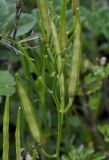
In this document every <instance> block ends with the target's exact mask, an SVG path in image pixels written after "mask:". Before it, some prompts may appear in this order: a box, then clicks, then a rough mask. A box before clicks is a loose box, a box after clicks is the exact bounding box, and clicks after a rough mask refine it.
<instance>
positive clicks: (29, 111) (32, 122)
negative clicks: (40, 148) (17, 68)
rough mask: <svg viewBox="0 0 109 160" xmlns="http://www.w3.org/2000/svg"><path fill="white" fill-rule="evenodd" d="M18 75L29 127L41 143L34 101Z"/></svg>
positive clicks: (20, 93)
mask: <svg viewBox="0 0 109 160" xmlns="http://www.w3.org/2000/svg"><path fill="white" fill-rule="evenodd" d="M16 77H17V78H16V79H17V88H18V93H19V97H20V101H21V107H22V110H23V113H24V115H25V118H26V121H27V124H28V126H29V129H30V132H31V134H32V136H33V138H34V139H35V141H36V142H37V143H38V144H40V143H41V133H40V129H39V125H38V122H37V120H36V117H35V114H34V110H33V106H32V103H31V101H30V98H29V95H28V93H27V91H26V89H25V88H24V86H23V84H22V83H21V82H20V79H19V77H18V75H17V76H16Z"/></svg>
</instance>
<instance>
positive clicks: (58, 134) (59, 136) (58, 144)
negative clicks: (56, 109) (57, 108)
mask: <svg viewBox="0 0 109 160" xmlns="http://www.w3.org/2000/svg"><path fill="white" fill-rule="evenodd" d="M62 124H63V113H58V133H57V145H56V157H57V158H56V159H57V160H60V156H59V152H60V144H61V134H62Z"/></svg>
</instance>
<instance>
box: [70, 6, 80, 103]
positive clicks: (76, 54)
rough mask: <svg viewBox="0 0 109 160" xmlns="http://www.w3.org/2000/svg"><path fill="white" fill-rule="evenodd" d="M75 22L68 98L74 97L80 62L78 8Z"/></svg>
mask: <svg viewBox="0 0 109 160" xmlns="http://www.w3.org/2000/svg"><path fill="white" fill-rule="evenodd" d="M76 12H77V13H76V22H75V31H74V42H73V57H72V66H71V74H70V83H69V99H72V100H73V98H74V95H75V91H76V88H77V83H78V78H79V71H80V63H81V26H80V16H79V8H77V11H76Z"/></svg>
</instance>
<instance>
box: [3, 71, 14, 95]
mask: <svg viewBox="0 0 109 160" xmlns="http://www.w3.org/2000/svg"><path fill="white" fill-rule="evenodd" d="M14 92H15V80H14V78H13V76H12V75H11V74H10V73H9V72H8V71H0V96H6V95H12V94H13V93H14Z"/></svg>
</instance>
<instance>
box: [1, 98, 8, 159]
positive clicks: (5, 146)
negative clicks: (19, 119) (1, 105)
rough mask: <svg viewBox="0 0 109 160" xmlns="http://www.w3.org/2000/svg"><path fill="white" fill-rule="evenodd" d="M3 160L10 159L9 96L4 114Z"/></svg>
mask: <svg viewBox="0 0 109 160" xmlns="http://www.w3.org/2000/svg"><path fill="white" fill-rule="evenodd" d="M2 160H9V97H8V96H7V98H6V102H5V110H4V116H3V156H2Z"/></svg>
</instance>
